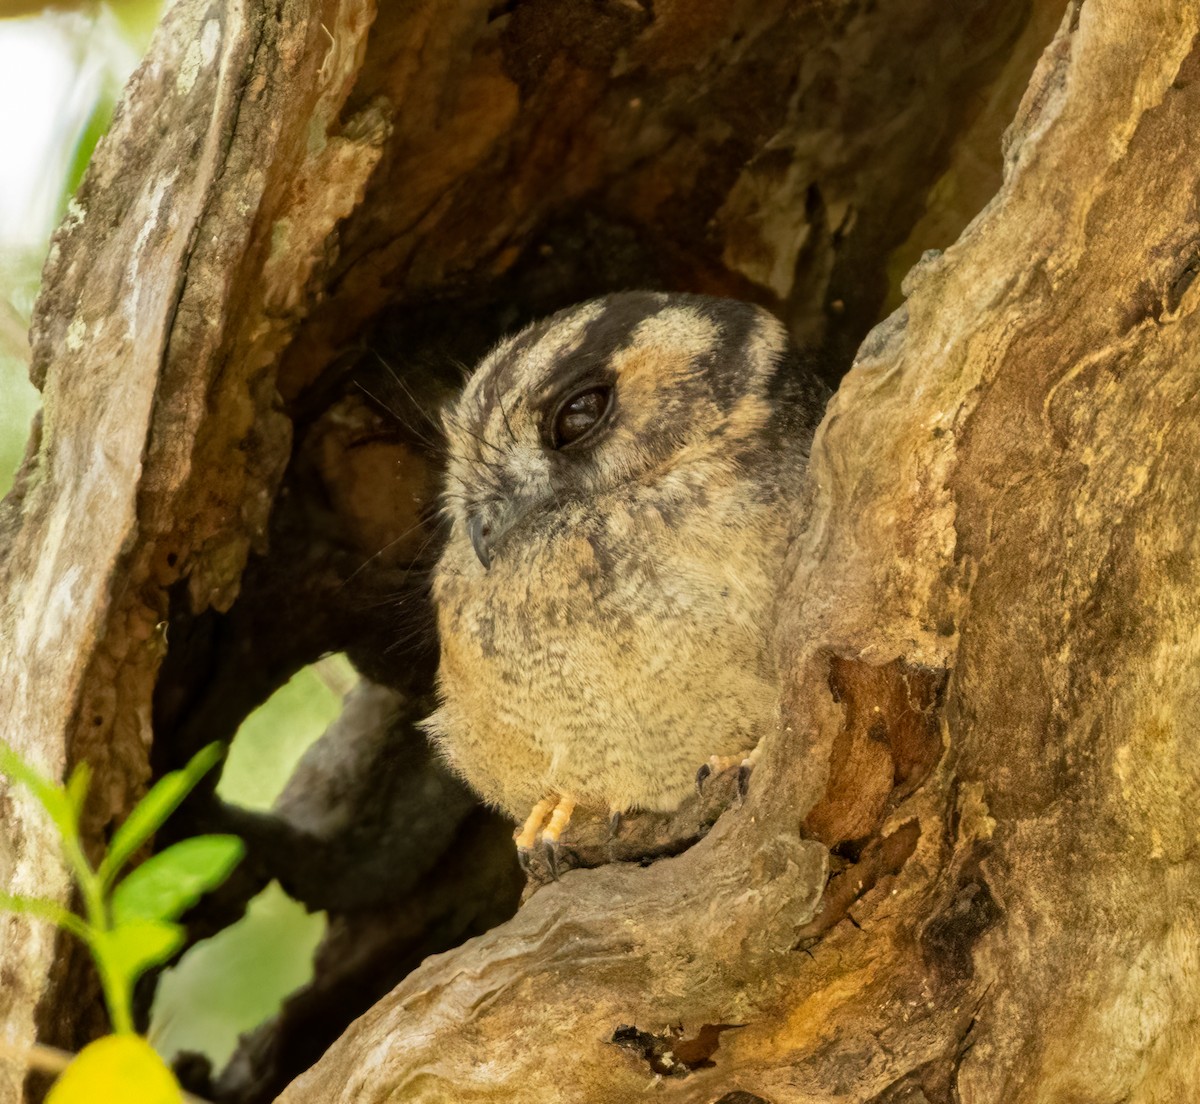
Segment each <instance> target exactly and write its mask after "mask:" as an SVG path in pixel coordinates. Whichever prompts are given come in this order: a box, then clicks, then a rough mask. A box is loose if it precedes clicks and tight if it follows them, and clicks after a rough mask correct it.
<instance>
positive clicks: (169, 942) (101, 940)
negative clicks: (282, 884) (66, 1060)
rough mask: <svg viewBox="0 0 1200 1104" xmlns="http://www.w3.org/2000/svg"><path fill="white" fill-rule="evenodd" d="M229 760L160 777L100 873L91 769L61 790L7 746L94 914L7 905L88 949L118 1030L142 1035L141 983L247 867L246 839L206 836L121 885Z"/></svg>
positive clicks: (10, 762) (23, 901) (204, 754)
mask: <svg viewBox="0 0 1200 1104" xmlns="http://www.w3.org/2000/svg"><path fill="white" fill-rule="evenodd" d="M220 757H221V748H220V745H219V744H210V745H209V746H208V747H206V748H204V749H203V750H202V751H200V752H198V753H197V754H196V755H195V756H194V757H193V758H192V760H191V762H189V763H188V764H187V766H186V767H184V768H183V770H179V771H172V772H171V773H170V774H168V775H165V776H164V777H163V778H161V779H159V781H158V782H157V783H156V784H155V785H154V786H153V787H152V788H151V790H150V792H149V793H147V794H146V796H145V797H144V798H142V800H141V801H140V802H139V803H138V804H137V805H136V806H135V807H134V809H133V811H132V812H131V813H130V814H129V816H128V818H127V819H126V820H125V823H124V824H122V825H121V826H120V828H118V829H117V831H116V832H115V833H114V834H113V838H112V842H111V844H110V845H109V848H108V852H107V854H106V855H105V856H104V858H103V860H102V861H101V863H100V865H99V866H98V867H97V868H95V869H93V868H92V865H91V863H89V862H88V860H87V857H86V856H85V855H84V852H83V841H82V838H81V836H80V833H79V818H80V814H81V811H82V809H83V804H84V801H85V800H86V798H87V790H88V783H89V781H90V778H91V772H90V771H89V769H88V767H87V766H86V764H80V765H79V766H78V767H76V768H75V770H74V771H73V772H72V774H71V777H70V779H68V781H67V784H66V785H65V786H60V785H58V784H57V783H56V782H53V781H51V780H50V779H48V778H45V777H43V776H42V775H41V774H39V773H38V772H37V771H36V770H34V769H33V768H32V767H31V766H30V765H29V764H28V763H26V762H25V761H24V760H23V759H22V758H21V757H20V756H19V755H17V753H16V752H15V751H13V750H12V748H10V747H8V746H7V745H6V744H4V743H0V773H3V774H6V775H8V777H9V778H11V779H12V780H13V781H14V782H18V783H20V784H21V785H22V786H24V787H25V788H26V789H27V790H29V792H30V793H31V794H33V796H34V797H35V798H36V799H37V800H38V802H39V803H40V804H41V805H42V807H43V808H44V809H45V810H46V813H47V815H48V816H49V817H50V819H51V821H52V822H53V823H54V826H55V828H56V829H57V830H58V834H59V840H60V842H61V844H62V850H63V857H64V858H65V860H66V862H67V866H68V868H69V869H70V871H71V874H72V876H73V877H74V879H75V881H76V883H77V884H78V886H79V891H80V895H81V897H82V898H83V903H84V913H85V915H84V916H77V915H75V914H74V913H72V912H69V911H68V910H67V909H64V908H63V907H62V906H61V905H59V904H58V903H57V902H56V901H49V900H43V899H41V898H37V897H13V896H9V895H7V894H0V908H7V909H9V910H10V911H14V912H21V913H25V914H27V915H30V916H37V917H40V918H42V919H44V920H49V921H50V922H51V923H53V924H57V925H58V926H59V927H60V928H62V929H64V930H65V931H69V932H71V933H72V934H73V935H76V936H78V937H79V938H80V939H82V940H83V941H84V942H85V943H86V944H87V945H88V948H89V949H90V950H91V952H92V957H93V958H94V959H95V960H96V967H97V969H98V971H99V973H100V981H101V984H102V985H103V987H104V998H105V1001H106V1003H107V1004H108V1012H109V1016H110V1017H111V1019H112V1023H113V1028H114V1029H115V1030H116V1031H118V1032H130V1031H132V1030H133V1006H132V997H133V987H134V984H135V983H136V982H137V979H138V978H139V977H141V976H142V974H144V973H145V972H146V971H147V970H149V969H151V968H152V967H154V966H158V965H160V964H161V963H163V962H166V961H167V960H168V959H169V958H171V956H172V955H174V954H175V952H176V951H178V950H179V948H180V947H181V946H182V945H183V940H184V929H183V928H182V927H181V926H180V925H179V924H177V923H176V921H177V920H178V919H179V917H180V916H181V915H182V914H183V913H184V912H185V911H186V910H187V909H188V908H189V907H190V906H191V905H193V904H195V902H196V901H197V900H198V899H199V898H200V896H201V895H202V894H204V893H207V892H208V891H209V890H211V889H214V888H216V887H217V886H218V885H220V884H221V883H222V882H223V881H224V880H225V879H226V878H227V877H228V876H229V874H230V872H231V871H232V870H233V868H234V867H235V866H237V864H238V862H240V861H241V858H242V853H243V848H242V842H241V840H239V839H238V838H237V837H236V836H196V837H195V838H193V839H189V840H184V841H183V842H181V843H177V844H175V845H174V846H172V847H168V848H167V849H166V850H165V851H161V852H159V853H158V854H157V855H155V856H154V857H153V858H151V859H148V860H147V861H146V862H144V863H143V864H142V865H141V866H139V867H138V868H137V869H135V870H134V871H133V872H132V873H130V874H128V875H126V876H125V878H123V879H121V880H120V881H118V880H117V879H118V878H120V875H121V872H122V871H123V870H124V869H125V867H126V865H127V864H128V863H129V860H130V859H131V858H132V857H133V856H134V854H136V852H137V851H138V849H139V848H140V847H141V846H142V845H143V844H144V843H146V842H147V841H148V840H149V839H150V837H151V836H152V835H153V834H154V833H155V832H156V831H157V830H158V829H159V828H160V827H162V824H163V822H164V821H165V820H166V819H167V817H169V816H170V815H171V813H173V812H174V811H175V809H177V808H178V807H179V803H180V802H181V801H183V799H184V798H185V797H187V795H188V794H189V793H190V792H191V791H192V789H193V788H194V787H195V785H196V783H197V782H199V781H200V779H201V778H202V777H203V776H204V775H205V773H206V772H208V771H209V770H210V769H211V768H212V767H213V766H214V765H215V764H216V763H217V761H218V760H219V759H220ZM114 886H115V888H114Z"/></svg>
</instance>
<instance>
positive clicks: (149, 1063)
mask: <svg viewBox="0 0 1200 1104" xmlns="http://www.w3.org/2000/svg"><path fill="white" fill-rule="evenodd" d="M46 1104H183V1093H182V1091H181V1090H180V1088H179V1082H178V1081H176V1080H175V1075H174V1074H173V1073H172V1072H171V1071H170V1069H168V1068H167V1065H166V1063H165V1062H163V1060H162V1059H161V1058H160V1057H159V1056H158V1055H157V1054H156V1053H155V1051H154V1048H153V1047H151V1046H150V1044H149V1043H148V1042H146V1040H145V1039H143V1038H142V1037H141V1036H140V1035H105V1036H104V1038H102V1039H97V1040H96V1041H95V1042H94V1043H89V1044H88V1045H87V1046H86V1047H84V1048H83V1050H81V1051H80V1052H79V1053H78V1054H77V1055H76V1056H75V1058H74V1059H73V1060H72V1062H71V1064H70V1065H69V1066H67V1068H66V1069H65V1070H63V1073H62V1076H61V1077H59V1079H58V1080H57V1081H55V1082H54V1087H53V1088H52V1089H51V1090H50V1095H49V1096H47V1097H46Z"/></svg>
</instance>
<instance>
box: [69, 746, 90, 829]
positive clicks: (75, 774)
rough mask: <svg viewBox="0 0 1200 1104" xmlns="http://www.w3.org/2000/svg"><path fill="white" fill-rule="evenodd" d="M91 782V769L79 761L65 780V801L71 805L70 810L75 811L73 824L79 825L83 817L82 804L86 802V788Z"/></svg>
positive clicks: (83, 761)
mask: <svg viewBox="0 0 1200 1104" xmlns="http://www.w3.org/2000/svg"><path fill="white" fill-rule="evenodd" d="M91 782H92V768H91V767H90V766H88V764H87V761H86V760H84V759H81V760H80V761H79V762H78V763H76V764H75V769H74V770H73V771H71V777H70V778H68V779H67V800H68V801H69V802H70V803H71V808H72V809H74V810H75V823H76V824H78V823H79V818H80V817H81V816H82V815H83V803H84V802H85V801H87V795H88V786H90V785H91Z"/></svg>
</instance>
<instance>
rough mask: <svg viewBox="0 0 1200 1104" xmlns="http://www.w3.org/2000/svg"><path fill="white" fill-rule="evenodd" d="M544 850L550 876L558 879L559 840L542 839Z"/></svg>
mask: <svg viewBox="0 0 1200 1104" xmlns="http://www.w3.org/2000/svg"><path fill="white" fill-rule="evenodd" d="M542 850H543V853H544V854H545V856H546V869H547V870H549V871H550V877H551V878H553V879H554V880H555V881H556V882H557V881H558V840H548V839H543V840H542Z"/></svg>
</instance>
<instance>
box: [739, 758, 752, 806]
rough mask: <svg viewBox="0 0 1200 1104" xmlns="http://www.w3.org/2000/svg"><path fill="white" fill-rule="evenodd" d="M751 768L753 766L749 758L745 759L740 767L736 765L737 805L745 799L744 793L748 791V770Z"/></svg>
mask: <svg viewBox="0 0 1200 1104" xmlns="http://www.w3.org/2000/svg"><path fill="white" fill-rule="evenodd" d="M753 770H754V766H753V764H752V763H751V762H750V761H749V760H746V761H745V762H744V763H742V765H741V766H740V767H738V772H737V793H738V804H739V805H740V804H741V803H742V802H743V801H745V800H746V794H748V793H749V792H750V772H751V771H753Z"/></svg>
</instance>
